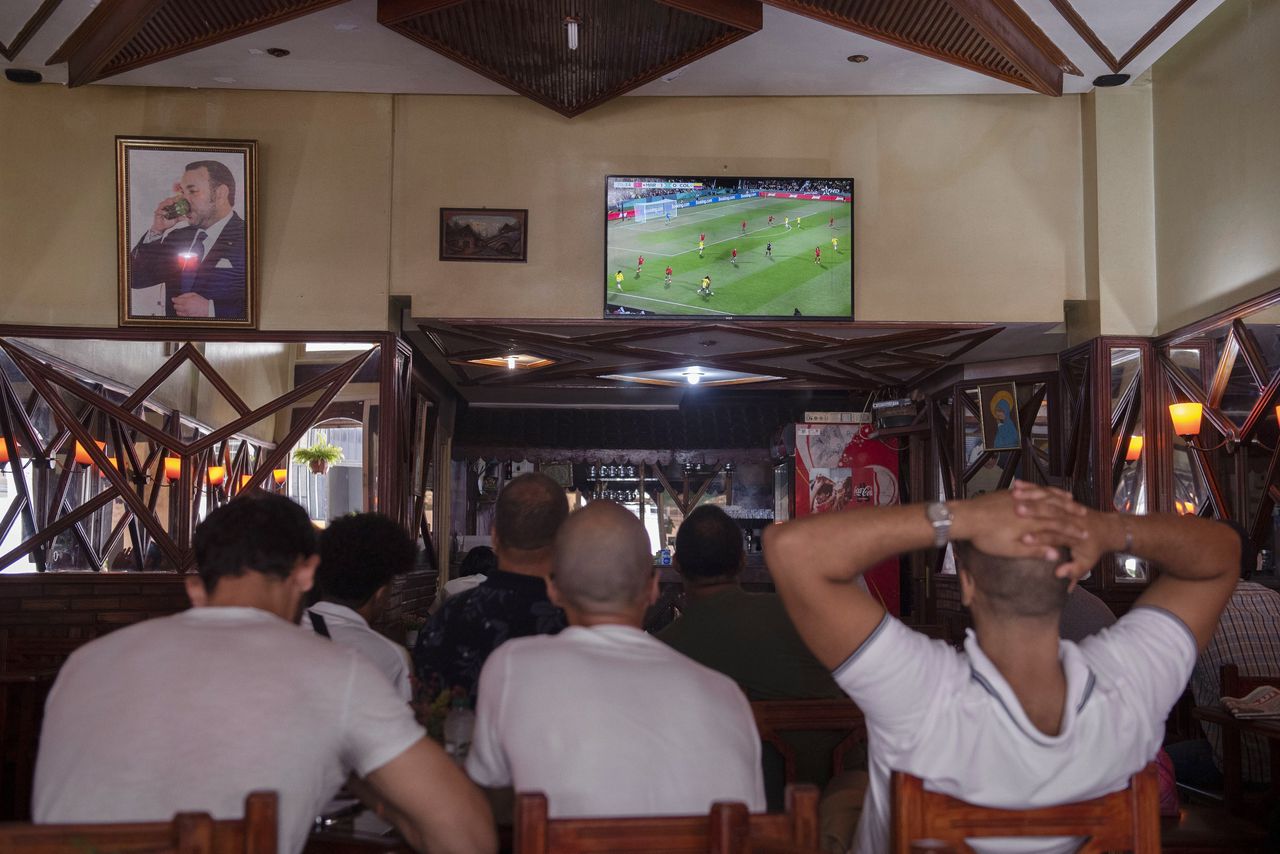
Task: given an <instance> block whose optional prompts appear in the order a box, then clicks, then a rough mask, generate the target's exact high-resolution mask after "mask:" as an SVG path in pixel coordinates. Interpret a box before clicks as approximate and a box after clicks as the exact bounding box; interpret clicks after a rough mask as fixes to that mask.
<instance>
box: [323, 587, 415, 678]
mask: <svg viewBox="0 0 1280 854" xmlns="http://www.w3.org/2000/svg"><path fill="white" fill-rule="evenodd" d="M307 610H308V611H314V612H315V613H316V614H319V615H320V617H321V618H322V619H323V620H324V625H325V628H326V629H328V630H329V639H330V640H332V641H333V642H334V643H338V644H342V645H343V646H349V647H351V648H352V649H354V650H356V651H357V652H359V653H360V654H361V655H363V656H364V657H365V658H367V659H369V660H370V661H372V662H373V663H374V664H376V665H377V667H378V669H379V670H381V671H382V672H383V673H384V674H386V676H387V678H388V679H390V680H391V684H392V685H395V686H396V690H397V691H399V692H400V696H401V697H402V698H403V699H404V701H405V702H406V703H407V702H409V701H410V700H411V699H413V689H412V687H410V685H409V673H410V670H411V667H410V664H409V651H408V650H407V649H405V648H404V647H402V646H401V645H400V644H398V643H396V642H395V641H393V640H391V639H390V638H388V637H386V636H385V635H383V634H381V633H379V632H375V631H374V630H373V629H371V628H369V623H368V621H367V620H365V618H364V617H362V616H360V615H359V614H357V613H356V612H355V611H353V610H351V609H350V608H348V607H347V606H345V605H338V604H335V603H333V602H317V603H316V604H314V605H312V606H311V607H310V608H308V609H307ZM301 625H302V627H303V628H304V629H306V630H307V631H309V632H315V626H314V624H313V623H312V621H311V618H310V617H308V616H307V615H306V614H303V615H302V623H301Z"/></svg>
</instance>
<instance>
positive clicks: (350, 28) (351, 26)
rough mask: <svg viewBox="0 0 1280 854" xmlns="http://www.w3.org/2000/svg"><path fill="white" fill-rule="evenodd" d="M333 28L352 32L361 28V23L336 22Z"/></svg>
mask: <svg viewBox="0 0 1280 854" xmlns="http://www.w3.org/2000/svg"><path fill="white" fill-rule="evenodd" d="M333 28H334V29H335V30H337V31H338V32H341V33H349V32H352V31H353V30H358V29H360V25H359V24H334V25H333Z"/></svg>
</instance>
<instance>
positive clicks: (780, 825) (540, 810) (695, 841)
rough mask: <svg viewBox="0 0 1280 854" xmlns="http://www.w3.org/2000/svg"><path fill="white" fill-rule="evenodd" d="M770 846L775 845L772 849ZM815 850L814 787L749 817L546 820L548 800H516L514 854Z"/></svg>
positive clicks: (722, 813) (791, 791) (715, 810)
mask: <svg viewBox="0 0 1280 854" xmlns="http://www.w3.org/2000/svg"><path fill="white" fill-rule="evenodd" d="M770 846H774V847H770ZM753 849H754V850H758V851H761V852H763V851H765V850H771V851H776V852H781V851H792V852H794V851H818V850H819V847H818V789H817V787H815V786H788V787H787V808H786V812H783V813H777V814H769V813H764V814H751V813H748V812H747V807H746V804H743V803H740V802H733V803H717V804H714V805H713V806H712V807H711V813H710V815H708V816H701V815H694V816H654V817H648V816H644V817H628V818H548V817H547V796H546V795H544V794H542V793H541V792H522V793H520V794H519V795H518V796H517V797H516V810H515V839H514V845H513V847H512V851H513V854H609V853H610V852H614V853H615V854H623V852H626V854H640V852H664V854H682V852H689V854H692V852H698V853H699V854H748V852H750V851H752V850H753Z"/></svg>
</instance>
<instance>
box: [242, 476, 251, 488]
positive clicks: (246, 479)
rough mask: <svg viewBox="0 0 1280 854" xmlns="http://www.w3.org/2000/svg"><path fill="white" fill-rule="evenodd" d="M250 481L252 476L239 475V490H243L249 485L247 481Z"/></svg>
mask: <svg viewBox="0 0 1280 854" xmlns="http://www.w3.org/2000/svg"><path fill="white" fill-rule="evenodd" d="M251 480H253V475H251V474H242V475H240V488H241V489H244V488H245V487H246V486H248V485H249V481H251Z"/></svg>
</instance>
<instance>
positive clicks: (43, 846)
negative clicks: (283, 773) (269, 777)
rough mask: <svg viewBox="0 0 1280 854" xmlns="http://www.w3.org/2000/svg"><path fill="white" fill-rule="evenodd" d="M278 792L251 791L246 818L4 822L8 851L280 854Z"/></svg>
mask: <svg viewBox="0 0 1280 854" xmlns="http://www.w3.org/2000/svg"><path fill="white" fill-rule="evenodd" d="M277 822H278V817H277V798H276V793H275V792H251V793H250V794H249V796H248V797H247V798H245V802H244V818H241V819H218V820H214V819H213V818H211V817H210V816H209V814H208V813H178V814H177V815H176V816H174V817H173V820H172V821H158V822H147V823H135V824H18V823H13V824H0V851H4V852H6V854H85V852H93V854H140V853H141V852H145V854H276V834H277Z"/></svg>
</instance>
